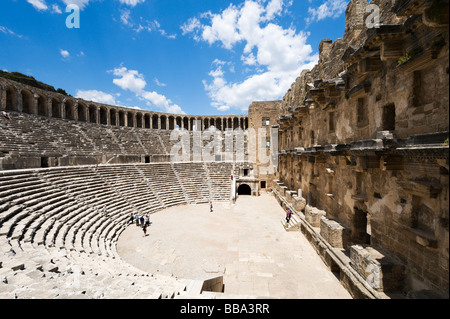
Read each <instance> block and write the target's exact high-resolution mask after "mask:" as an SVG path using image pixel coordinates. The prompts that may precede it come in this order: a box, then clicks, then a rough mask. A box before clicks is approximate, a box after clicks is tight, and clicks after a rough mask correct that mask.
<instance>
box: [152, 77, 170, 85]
mask: <svg viewBox="0 0 450 319" xmlns="http://www.w3.org/2000/svg"><path fill="white" fill-rule="evenodd" d="M154 81H155V83H156V85H157V86H162V87H164V86H167V84H165V83H161V82H159V80H158V79H157V78H155V79H154Z"/></svg>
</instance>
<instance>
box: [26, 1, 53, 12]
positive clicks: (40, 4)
mask: <svg viewBox="0 0 450 319" xmlns="http://www.w3.org/2000/svg"><path fill="white" fill-rule="evenodd" d="M27 2H28V3H30V4H31V5H32V6H33V7H34V8H35V9H36V10H39V11H40V10H47V9H48V7H47V4H46V3H45V0H27Z"/></svg>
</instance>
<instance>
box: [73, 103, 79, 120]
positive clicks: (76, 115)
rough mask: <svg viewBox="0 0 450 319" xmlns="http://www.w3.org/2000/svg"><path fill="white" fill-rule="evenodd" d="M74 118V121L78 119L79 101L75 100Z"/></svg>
mask: <svg viewBox="0 0 450 319" xmlns="http://www.w3.org/2000/svg"><path fill="white" fill-rule="evenodd" d="M73 119H74V121H78V102H77V101H75V103H74V104H73Z"/></svg>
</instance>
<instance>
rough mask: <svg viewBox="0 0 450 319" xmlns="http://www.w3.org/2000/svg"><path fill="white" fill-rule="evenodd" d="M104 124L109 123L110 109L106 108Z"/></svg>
mask: <svg viewBox="0 0 450 319" xmlns="http://www.w3.org/2000/svg"><path fill="white" fill-rule="evenodd" d="M106 125H111V109H110V108H109V107H107V108H106Z"/></svg>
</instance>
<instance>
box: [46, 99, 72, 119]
mask: <svg viewBox="0 0 450 319" xmlns="http://www.w3.org/2000/svg"><path fill="white" fill-rule="evenodd" d="M50 105H51V104H50ZM50 108H51V106H50ZM59 108H60V110H61V118H62V119H67V110H66V108H67V105H66V100H63V101H62V102H61V103H59ZM72 112H73V110H72ZM72 114H73V113H72Z"/></svg>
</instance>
